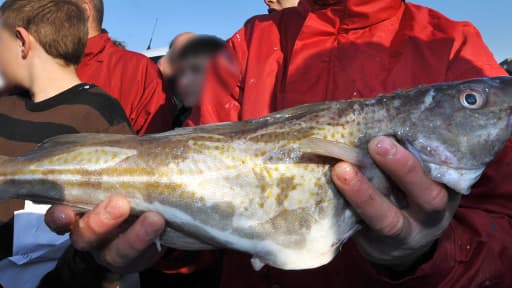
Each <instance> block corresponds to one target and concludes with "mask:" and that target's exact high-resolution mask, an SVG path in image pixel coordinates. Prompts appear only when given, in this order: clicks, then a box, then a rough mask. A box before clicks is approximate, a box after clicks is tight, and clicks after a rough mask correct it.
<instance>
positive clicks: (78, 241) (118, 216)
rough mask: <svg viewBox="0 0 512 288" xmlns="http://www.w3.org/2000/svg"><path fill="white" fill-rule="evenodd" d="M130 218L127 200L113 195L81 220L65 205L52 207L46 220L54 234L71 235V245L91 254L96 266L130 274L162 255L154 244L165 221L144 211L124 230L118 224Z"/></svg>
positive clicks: (154, 214) (152, 213) (157, 215)
mask: <svg viewBox="0 0 512 288" xmlns="http://www.w3.org/2000/svg"><path fill="white" fill-rule="evenodd" d="M129 216H130V203H129V201H128V200H127V199H126V198H124V197H122V196H112V197H110V198H109V199H108V200H106V201H104V202H102V203H100V204H99V205H98V206H96V207H95V208H94V209H93V210H91V211H89V212H88V213H86V214H84V215H83V217H81V218H78V216H77V215H76V214H75V213H74V212H73V210H72V209H71V208H69V207H67V206H53V207H52V208H51V209H50V210H49V211H48V213H47V214H46V219H45V220H46V223H47V224H48V226H49V227H51V228H52V229H53V230H54V231H55V232H58V233H67V232H71V241H72V243H73V246H74V247H75V248H77V249H78V250H81V251H89V252H91V253H92V254H93V256H94V257H95V259H96V261H97V262H98V263H99V264H101V265H103V266H105V267H107V268H108V269H110V270H111V271H114V272H119V273H133V272H138V271H141V270H144V269H146V268H148V267H151V265H152V264H153V263H154V262H155V261H156V260H157V259H158V258H159V257H161V256H162V254H163V253H164V252H165V247H164V250H162V251H158V250H157V248H156V247H155V245H154V242H155V241H156V240H157V239H158V238H159V237H160V234H162V232H163V231H164V228H165V220H164V218H163V217H162V216H161V215H160V214H158V213H154V212H147V213H144V214H142V216H140V217H139V218H138V219H137V220H136V221H135V222H134V223H133V224H132V225H131V226H130V227H129V228H128V229H126V230H124V231H123V230H122V229H121V228H120V227H121V224H122V223H123V222H125V221H126V220H127V219H128V217H129Z"/></svg>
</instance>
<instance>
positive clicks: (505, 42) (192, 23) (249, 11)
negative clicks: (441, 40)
mask: <svg viewBox="0 0 512 288" xmlns="http://www.w3.org/2000/svg"><path fill="white" fill-rule="evenodd" d="M410 2H414V3H418V4H422V5H426V6H429V7H432V8H434V9H436V10H439V11H441V12H442V13H444V14H445V15H447V16H449V17H450V18H453V19H457V20H469V21H471V22H473V23H474V24H475V25H476V26H477V27H478V28H479V29H480V31H481V32H482V35H483V36H484V39H485V41H486V43H487V44H488V45H489V47H490V48H491V50H492V51H493V53H494V55H495V57H496V59H497V60H498V61H501V60H503V59H505V58H506V57H508V56H512V35H511V33H510V30H511V29H512V19H511V18H510V16H511V15H512V1H511V0H491V1H482V0H415V1H410ZM105 6H106V7H105V9H106V15H105V23H104V24H105V25H104V26H105V28H107V29H108V30H109V31H110V33H111V35H112V36H113V37H114V38H116V39H118V40H121V41H124V42H125V43H126V44H127V46H128V48H129V49H131V50H136V51H142V50H145V49H146V47H147V45H148V42H149V38H150V36H151V31H152V29H153V25H154V23H155V19H156V18H158V26H157V28H156V31H155V37H154V38H153V48H156V47H163V46H166V45H168V43H169V41H170V39H171V38H172V37H174V36H175V35H176V34H178V33H180V32H183V31H192V32H197V33H204V34H214V35H217V36H220V37H223V38H227V37H229V36H231V35H232V34H233V33H234V32H235V31H236V30H237V29H238V28H240V27H241V26H242V25H243V24H244V22H245V20H247V19H248V18H250V17H251V16H254V15H257V14H263V13H266V6H265V4H264V2H263V0H222V1H213V0H201V1H193V0H188V1H177V0H105Z"/></svg>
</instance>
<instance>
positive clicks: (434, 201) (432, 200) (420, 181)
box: [368, 137, 448, 212]
mask: <svg viewBox="0 0 512 288" xmlns="http://www.w3.org/2000/svg"><path fill="white" fill-rule="evenodd" d="M368 149H369V152H370V154H371V156H372V158H373V160H374V161H375V163H376V164H377V165H378V166H379V167H380V168H381V169H382V170H384V171H385V172H386V174H387V175H389V176H390V177H391V178H392V179H393V181H394V182H395V183H396V184H397V185H398V186H399V187H400V188H401V189H402V190H403V192H404V193H405V194H406V196H407V200H408V201H409V203H411V204H415V205H417V206H419V208H420V209H422V210H424V211H426V212H436V211H442V210H444V209H445V208H446V204H447V202H448V193H447V192H446V189H445V188H444V187H443V186H442V185H441V184H439V183H436V182H434V181H432V179H430V178H429V177H428V176H426V175H425V172H424V171H423V168H422V167H421V165H420V163H419V161H418V160H417V159H416V158H415V157H414V156H413V155H412V154H411V153H409V151H407V150H406V149H404V148H403V147H402V146H400V145H399V144H398V143H396V142H395V141H394V140H393V139H391V138H389V137H378V138H376V139H373V140H372V141H370V144H369V145H368Z"/></svg>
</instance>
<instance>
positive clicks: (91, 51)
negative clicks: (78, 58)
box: [84, 32, 112, 61]
mask: <svg viewBox="0 0 512 288" xmlns="http://www.w3.org/2000/svg"><path fill="white" fill-rule="evenodd" d="M111 42H112V40H111V39H110V37H109V35H108V33H107V32H103V33H100V34H98V35H96V36H94V37H91V38H89V39H88V40H87V46H86V48H85V54H84V60H86V59H87V60H90V59H93V58H96V60H97V61H103V51H105V48H107V46H108V45H109V44H110V43H111Z"/></svg>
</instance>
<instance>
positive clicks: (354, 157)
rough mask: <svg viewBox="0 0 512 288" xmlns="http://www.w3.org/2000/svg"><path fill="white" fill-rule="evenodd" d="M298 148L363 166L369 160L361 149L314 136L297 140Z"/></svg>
mask: <svg viewBox="0 0 512 288" xmlns="http://www.w3.org/2000/svg"><path fill="white" fill-rule="evenodd" d="M299 150H301V151H302V152H306V153H312V154H317V155H322V156H327V157H332V158H336V159H340V160H343V161H347V162H349V163H352V164H354V165H357V166H365V165H366V164H368V163H369V161H370V158H369V156H368V154H367V153H366V152H364V151H362V150H361V149H358V148H355V147H352V146H350V145H347V144H345V143H341V142H336V141H330V140H324V139H321V138H315V137H312V138H308V139H305V140H302V141H301V142H299Z"/></svg>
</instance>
